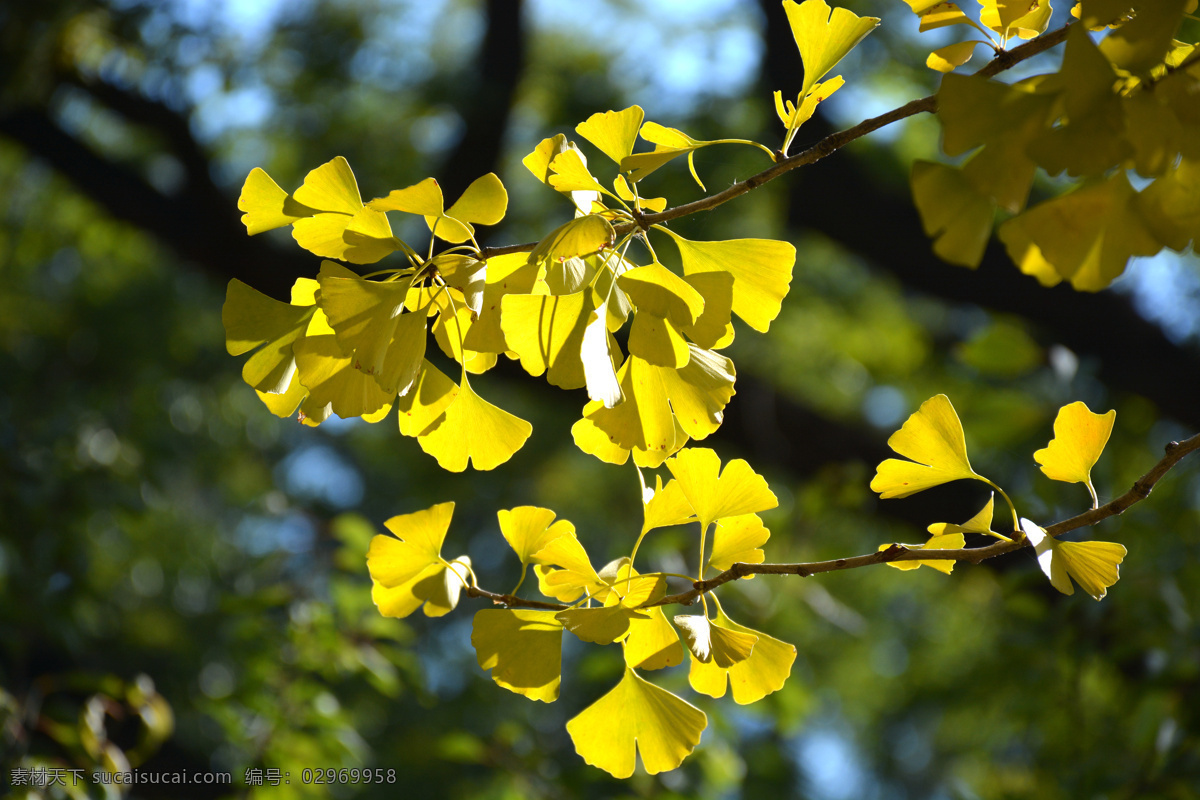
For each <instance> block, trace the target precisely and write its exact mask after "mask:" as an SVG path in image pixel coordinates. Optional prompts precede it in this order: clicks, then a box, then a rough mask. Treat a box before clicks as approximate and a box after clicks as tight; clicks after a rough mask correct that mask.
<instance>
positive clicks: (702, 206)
mask: <svg viewBox="0 0 1200 800" xmlns="http://www.w3.org/2000/svg"><path fill="white" fill-rule="evenodd" d="M1070 27H1071V23H1067V24H1066V25H1064V26H1063V27H1061V28H1059V29H1057V30H1055V31H1052V32H1050V33H1047V34H1045V35H1044V36H1039V37H1038V38H1037V39H1034V40H1033V41H1030V42H1026V43H1025V44H1023V45H1021V46H1020V47H1016V48H1013V49H1012V50H1005V51H1001V52H1000V53H998V54H997V55H996V57H995V58H993V59H992V60H991V61H989V62H988V63H987V65H986V66H984V67H983V68H982V69H980V70H979V71H978V72H976V73H975V74H976V75H981V76H983V77H991V76H993V75H997V74H999V73H1001V72H1003V71H1005V70H1007V69H1011V68H1012V67H1014V66H1016V65H1017V64H1020V63H1021V62H1022V61H1025V60H1027V59H1029V58H1032V57H1033V56H1036V55H1039V54H1041V53H1044V52H1045V51H1046V50H1049V49H1050V48H1051V47H1054V46H1056V45H1059V44H1061V43H1062V42H1063V41H1064V40H1065V39H1066V38H1067V32H1068V30H1069V29H1070ZM935 111H937V95H935V94H931V95H929V96H928V97H922V98H921V99H919V100H913V101H911V102H908V103H905V104H904V105H902V106H900V107H899V108H894V109H892V110H891V111H888V112H887V113H885V114H880V115H879V116H878V117H872V118H871V119H867V120H863V121H862V122H860V123H858V124H857V125H855V126H854V127H852V128H847V129H846V130H843V131H838V132H837V133H831V134H830V135H828V136H826V137H825V138H824V139H822V140H821V141H819V142H817V143H816V144H814V145H813V146H812V147H809V148H808V149H807V150H804V151H802V152H799V153H796V154H795V155H793V156H788V157H787V158H785V159H783V160H782V161H778V162H776V163H775V164H773V165H771V166H770V167H768V168H767V169H765V170H763V171H762V172H760V173H758V174H757V175H751V176H750V177H749V178H747V179H746V180H744V181H741V182H739V183H735V184H733V185H732V186H730V187H729V188H728V189H725V190H724V191H721V192H717V193H716V194H713V195H709V196H708V197H702V198H700V199H699V200H695V201H693V202H691V203H684V204H683V205H681V206H675V207H674V208H668V209H665V210H664V211H660V212H659V213H657V214H639V215H638V218H637V221H636V222H626V223H624V224H622V225H617V226H615V230H616V234H617V236H618V237H620V236H623V235H625V234H627V233H629V232H630V231H632V230H633V229H634V228H636V227H640V228H642V229H643V230H646V229H648V228H649V227H650V226H651V225H661V224H662V223H664V222H669V221H671V220H673V219H679V218H680V217H686V216H688V215H690V214H695V213H697V212H700V211H710V210H712V209H714V208H716V207H717V206H719V205H722V204H724V203H728V202H729V201H730V200H732V199H734V198H735V197H741V196H742V195H744V194H746V193H747V192H750V191H753V190H754V189H757V188H758V187H759V186H762V185H763V184H765V183H768V182H769V181H773V180H775V179H776V178H778V177H779V176H780V175H783V174H785V173H787V172H791V171H792V170H794V169H797V168H799V167H804V166H807V165H809V164H813V163H816V162H817V161H820V160H821V159H823V158H825V157H826V156H829V155H832V154H833V153H835V152H837V151H838V150H840V149H842V148H843V147H845V146H846V145H848V144H849V143H850V142H853V141H854V140H855V139H861V138H862V137H863V136H866V135H867V134H868V133H872V132H873V131H877V130H879V129H880V128H883V127H886V126H888V125H891V124H892V123H893V122H899V121H900V120H902V119H907V118H908V117H912V116H915V115H917V114H921V113H924V112H929V113H933V112H935ZM537 244H538V243H537V242H525V243H523V244H510V245H504V246H503V247H485V248H483V249H482V250H480V258H482V259H484V260H486V259H489V258H493V257H495V256H501V255H507V254H510V253H524V252H528V251H530V250H533V248H535V247H536V246H537Z"/></svg>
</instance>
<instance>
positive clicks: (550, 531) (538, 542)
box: [496, 506, 575, 564]
mask: <svg viewBox="0 0 1200 800" xmlns="http://www.w3.org/2000/svg"><path fill="white" fill-rule="evenodd" d="M496 516H497V518H498V519H499V521H500V533H502V534H503V535H504V539H505V541H507V542H508V544H509V546H510V547H512V549H513V551H514V552H516V554H517V558H519V559H521V563H522V564H528V563H530V562H534V561H537V560H538V559H536V558H535V555H536V554H537V553H538V551H540V550H542V549H543V548H545V547H546V545H548V544H550V542H552V541H554V540H555V539H557V538H558V537H560V536H570V537H574V536H575V526H574V525H572V524H571V523H570V522H568V521H567V520H565V519H560V520H559V521H558V522H555V521H554V517H555V514H554V512H553V511H551V510H550V509H548V508H538V507H537V506H518V507H517V508H513V509H504V510H501V511H497V512H496Z"/></svg>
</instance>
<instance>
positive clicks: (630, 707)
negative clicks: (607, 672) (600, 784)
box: [567, 667, 708, 778]
mask: <svg viewBox="0 0 1200 800" xmlns="http://www.w3.org/2000/svg"><path fill="white" fill-rule="evenodd" d="M707 724H708V717H706V716H705V714H704V712H703V711H701V710H699V709H698V708H696V707H695V706H693V705H691V704H689V703H687V702H685V701H683V700H681V699H680V698H678V697H676V696H675V695H673V694H671V693H670V692H668V691H667V690H665V689H660V688H658V687H657V686H655V685H653V684H652V683H649V682H647V681H646V680H644V679H642V678H641V677H640V676H639V675H638V674H637V673H636V672H634V671H633V670H632V669H630V668H628V667H627V668H626V669H625V675H624V677H623V678H622V679H621V682H620V683H619V684H617V686H616V688H615V689H613V690H612V691H611V692H609V693H608V694H606V695H604V697H602V698H600V699H599V700H597V701H596V702H595V703H593V704H592V705H590V706H588V707H587V708H586V709H584V710H583V712H582V713H580V714H579V715H578V716H577V717H575V718H574V719H572V720H571V721H570V722H568V723H567V733H569V734H570V736H571V741H572V742H574V744H575V750H576V752H578V753H579V755H580V756H582V757H583V760H584V761H586V762H587V763H589V764H591V765H592V766H593V767H598V768H600V769H602V770H604V771H605V772H608V773H609V774H611V775H613V776H614V777H617V778H628V777H629V776H630V775H632V774H633V770H634V765H635V763H636V757H637V755H638V754H640V755H641V757H642V765H643V766H644V767H645V768H646V771H647V772H649V773H650V774H651V775H655V774H657V773H659V772H665V771H667V770H672V769H675V768H676V767H678V766H679V765H680V764H681V763H683V760H684V759H685V758H687V757H688V755H689V754H690V753H691V752H692V750H693V749H695V747H696V745H697V744H698V743H699V742H700V734H701V733H702V732H703V731H704V728H705V727H706V726H707Z"/></svg>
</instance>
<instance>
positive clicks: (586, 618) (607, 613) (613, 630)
mask: <svg viewBox="0 0 1200 800" xmlns="http://www.w3.org/2000/svg"><path fill="white" fill-rule="evenodd" d="M555 617H556V618H557V619H558V620H559V621H560V622H562V624H563V627H564V628H566V629H567V630H569V631H570V632H571V633H573V634H575V635H576V636H577V637H579V638H580V639H581V640H583V641H585V642H591V643H592V644H612V643H613V642H615V641H616V640H617V639H620V638H621V637H622V636H624V635H625V634H626V633H627V632H628V631H629V625H630V621H631V620H635V619H649V614H647V613H644V612H642V611H636V610H634V609H632V608H630V607H628V606H625V605H621V604H617V605H611V606H604V607H600V608H569V609H567V610H566V611H559V612H558V613H557V614H555Z"/></svg>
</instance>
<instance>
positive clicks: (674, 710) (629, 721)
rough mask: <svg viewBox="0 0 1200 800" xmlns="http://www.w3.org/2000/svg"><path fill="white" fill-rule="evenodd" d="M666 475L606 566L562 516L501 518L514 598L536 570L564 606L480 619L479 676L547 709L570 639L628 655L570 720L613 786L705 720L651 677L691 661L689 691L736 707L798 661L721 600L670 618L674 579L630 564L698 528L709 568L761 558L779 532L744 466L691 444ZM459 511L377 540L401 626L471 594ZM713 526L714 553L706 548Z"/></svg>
mask: <svg viewBox="0 0 1200 800" xmlns="http://www.w3.org/2000/svg"><path fill="white" fill-rule="evenodd" d="M665 466H666V468H667V472H668V473H669V474H670V475H671V478H670V480H669V481H668V482H667V483H666V485H665V486H664V485H663V481H662V476H661V475H659V476H656V479H655V483H654V486H655V488H654V489H653V490H648V491H646V492H645V493H644V495H643V508H644V523H643V526H642V529H641V533H640V535H639V537H638V540H637V543H635V546H634V552H633V554H632V555H631V556H628V557H621V558H618V559H615V560H613V561H610V562H609V563H608V564H606V565H604V566H602V567H600V568H599V569H597V568H596V567H595V566H593V562H592V559H591V557H590V556H589V554H588V552H587V549H586V548H585V546H584V544H583V543H582V542H581V541H580V539H579V538H578V536H577V534H576V530H575V526H574V525H573V524H572V523H571V522H569V521H567V520H563V519H557V518H556V515H555V514H554V512H553V511H551V510H549V509H545V508H539V507H535V506H521V507H518V508H513V509H506V510H502V511H499V512H498V513H497V520H498V523H499V529H500V533H501V535H502V536H503V537H504V539H505V541H506V542H507V543H508V544H509V546H510V548H511V549H512V551H513V553H514V554H515V555H516V557H517V559H518V560H519V561H520V564H521V572H520V578H519V579H518V582H517V585H516V587H515V588H514V590H513V594H511V595H507V596H505V597H506V598H515V597H516V595H515V593H516V592H517V591H519V590H520V589H521V587H522V586H523V585H525V582H526V577H527V570H528V569H529V567H532V568H533V574H534V575H535V576H536V579H537V580H536V585H537V587H538V590H539V592H540V593H541V594H542V595H543V596H544V597H546V598H548V599H550V600H552V601H558V602H559V603H560V604H562V605H560V606H557V607H556V606H553V605H551V606H546V603H545V602H544V601H538V603H540V604H541V605H542V606H544V607H531V608H525V607H520V605H519V603H517V601H515V600H511V599H510V600H507V602H508V603H509V607H506V608H489V609H482V610H480V611H478V612H476V614H475V617H474V619H473V623H472V635H471V642H472V645H473V646H474V647H475V652H476V656H477V659H478V663H479V666H480V668H481V669H484V670H490V671H491V675H492V680H493V681H494V682H495V683H496V684H497V685H498V686H501V687H503V688H505V689H508V690H509V691H511V692H514V693H516V694H520V695H523V696H524V697H527V698H529V699H531V700H537V701H541V702H545V703H552V702H555V701H556V700H557V699H558V698H559V693H560V691H561V690H562V686H563V675H562V663H563V662H562V646H563V635H564V632H566V633H570V634H571V635H573V636H575V637H576V638H578V639H580V640H581V641H584V642H588V643H591V644H598V645H614V644H615V645H617V646H619V647H620V648H621V650H622V652H623V655H624V661H625V665H626V666H625V671H624V674H623V677H622V678H621V680H620V682H619V683H618V684H617V685H616V687H615V688H613V689H612V690H611V691H610V692H609V693H608V694H606V695H604V696H603V697H601V698H600V699H599V700H597V701H596V702H595V703H593V704H592V705H591V706H589V707H588V708H586V709H585V710H584V711H583V712H581V713H580V714H578V715H577V716H576V717H575V718H574V719H572V720H571V721H570V722H568V723H567V732H568V734H569V735H570V736H571V739H572V740H573V742H574V743H575V747H576V749H577V751H578V752H579V754H580V756H581V757H583V759H584V760H585V761H587V762H588V763H590V764H593V765H595V766H597V767H599V768H601V769H604V770H607V771H608V772H611V773H612V774H613V775H616V776H617V777H628V776H629V775H630V774H632V772H633V769H634V764H635V760H636V758H635V754H640V756H641V760H642V764H643V765H644V766H645V768H646V770H647V771H648V772H651V773H655V772H660V771H664V770H670V769H674V768H675V767H677V766H679V764H680V763H681V762H682V761H683V759H684V758H685V757H686V756H687V755H688V754H689V753H691V751H692V750H693V748H694V747H695V746H696V744H697V743H698V741H699V738H700V734H701V732H702V731H703V730H704V728H705V727H706V725H707V716H706V715H705V714H704V713H703V712H702V711H700V710H699V709H697V708H695V706H693V705H692V704H691V703H689V702H688V701H686V700H684V699H683V698H681V697H679V696H677V695H675V694H673V693H671V692H669V691H667V690H666V689H662V688H660V687H658V686H656V685H654V684H653V683H651V682H650V681H649V680H647V678H645V677H643V674H642V673H647V672H652V671H655V670H661V669H667V668H671V667H676V666H679V665H681V664H682V663H683V661H684V656H685V653H686V654H687V656H688V658H689V660H690V661H691V666H690V669H689V673H688V675H689V678H688V680H689V683H690V684H691V686H692V689H693V690H694V691H696V692H698V693H701V694H705V695H708V696H710V697H714V698H719V697H723V696H724V695H725V693H726V691H728V690H729V689H730V688H732V692H733V698H734V701H735V702H737V703H740V704H747V703H752V702H755V701H757V700H760V699H762V698H763V697H765V696H766V695H768V694H770V693H772V692H775V691H778V690H779V689H780V688H782V687H783V685H784V683H785V682H786V680H787V678H788V676H789V675H790V673H791V666H792V663H793V662H794V661H795V658H796V649H795V647H793V646H792V645H789V644H787V643H785V642H781V641H779V640H778V639H775V638H773V637H771V636H768V635H767V634H765V633H762V632H760V631H755V630H752V629H750V628H747V627H745V626H743V625H739V624H738V623H736V622H734V621H733V620H731V619H730V618H729V617H728V615H727V614H726V613H725V611H724V610H723V609H722V608H721V605H720V603H719V602H718V601H717V600H716V598H715V597H712V598H710V599H709V600H706V601H705V604H704V606H703V609H704V610H703V613H699V614H696V613H688V614H678V615H675V616H673V617H668V616H667V615H666V614H665V613H664V610H663V607H662V606H661V605H659V604H658V601H660V600H662V599H663V597H664V595H665V593H666V591H667V587H668V577H669V576H667V575H663V574H659V573H645V574H643V573H639V572H638V570H637V569H635V568H634V566H633V559H634V558H636V551H637V544H640V542H641V539H642V538H644V537H645V536H646V535H647V534H648V533H650V532H652V531H654V530H656V529H659V528H664V527H673V526H677V525H688V524H692V523H697V524H699V526H700V529H701V537H700V541H701V548H700V557H701V558H702V559H703V560H704V561H705V563H706V565H707V566H712V567H715V568H718V569H724V568H727V567H728V566H730V565H732V564H733V563H735V562H738V561H741V562H745V563H759V562H761V561H762V560H763V551H762V549H761V548H762V545H763V544H765V543H766V542H767V540H768V539H769V537H770V532H769V531H767V529H766V528H765V527H764V526H763V524H762V520H761V519H760V518H759V516H758V512H761V511H765V510H768V509H770V508H773V507H774V506H775V505H777V502H778V501H777V500H776V497H775V495H774V494H773V493H772V492H771V490H770V488H769V487H768V486H767V483H766V481H765V480H764V479H763V478H762V476H760V475H758V474H757V473H755V472H754V471H753V470H752V469H750V467H749V465H748V464H746V462H745V461H741V460H734V461H730V462H729V463H727V464H725V465H724V466H723V467H722V464H721V462H720V459H719V458H718V457H717V455H716V453H714V452H713V451H712V450H707V449H692V448H686V449H683V450H681V451H679V452H678V453H677V454H676V455H675V456H673V457H672V458H670V459H669V460H667V462H666V464H665ZM453 509H454V504H453V503H442V504H439V505H435V506H432V507H431V508H428V509H425V510H423V511H418V512H415V513H412V514H404V515H400V516H396V517H393V518H391V519H389V520H388V521H387V523H386V527H387V529H388V531H389V532H390V535H386V534H384V535H378V536H376V537H374V539H373V540H372V541H371V546H370V550H369V552H368V555H367V566H368V570H369V572H370V574H371V579H372V583H373V591H372V597H373V599H374V600H375V603H376V605H377V607H378V608H379V611H380V613H382V614H384V615H385V616H391V617H405V616H407V615H409V614H411V613H413V612H414V611H416V610H417V609H418V608H421V607H422V606H423V607H424V611H425V614H426V615H428V616H440V615H443V614H445V613H448V612H449V611H450V610H451V609H452V608H454V606H455V605H456V604H457V602H458V599H459V597H460V595H461V592H462V590H463V589H464V588H468V587H475V586H476V583H475V576H474V573H473V571H472V569H471V562H470V559H469V558H467V557H466V556H460V557H458V558H456V559H454V560H453V561H449V560H447V559H445V558H444V557H443V556H442V554H441V550H442V547H443V544H444V540H445V537H446V532H447V530H448V528H449V525H450V521H451V515H452V513H453ZM710 528H711V529H713V530H714V538H713V542H712V548H711V551H709V550H707V549H705V547H704V540H705V535H704V534H705V533H707V532H708V530H709V529H710ZM706 556H707V558H705V557H706ZM698 574H699V575H701V576H702V575H703V569H701V570H700V571H699V573H698ZM679 577H682V576H679ZM709 602H711V603H712V604H713V610H712V613H711V615H710V613H709V612H708V608H709V605H708V604H709Z"/></svg>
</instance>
